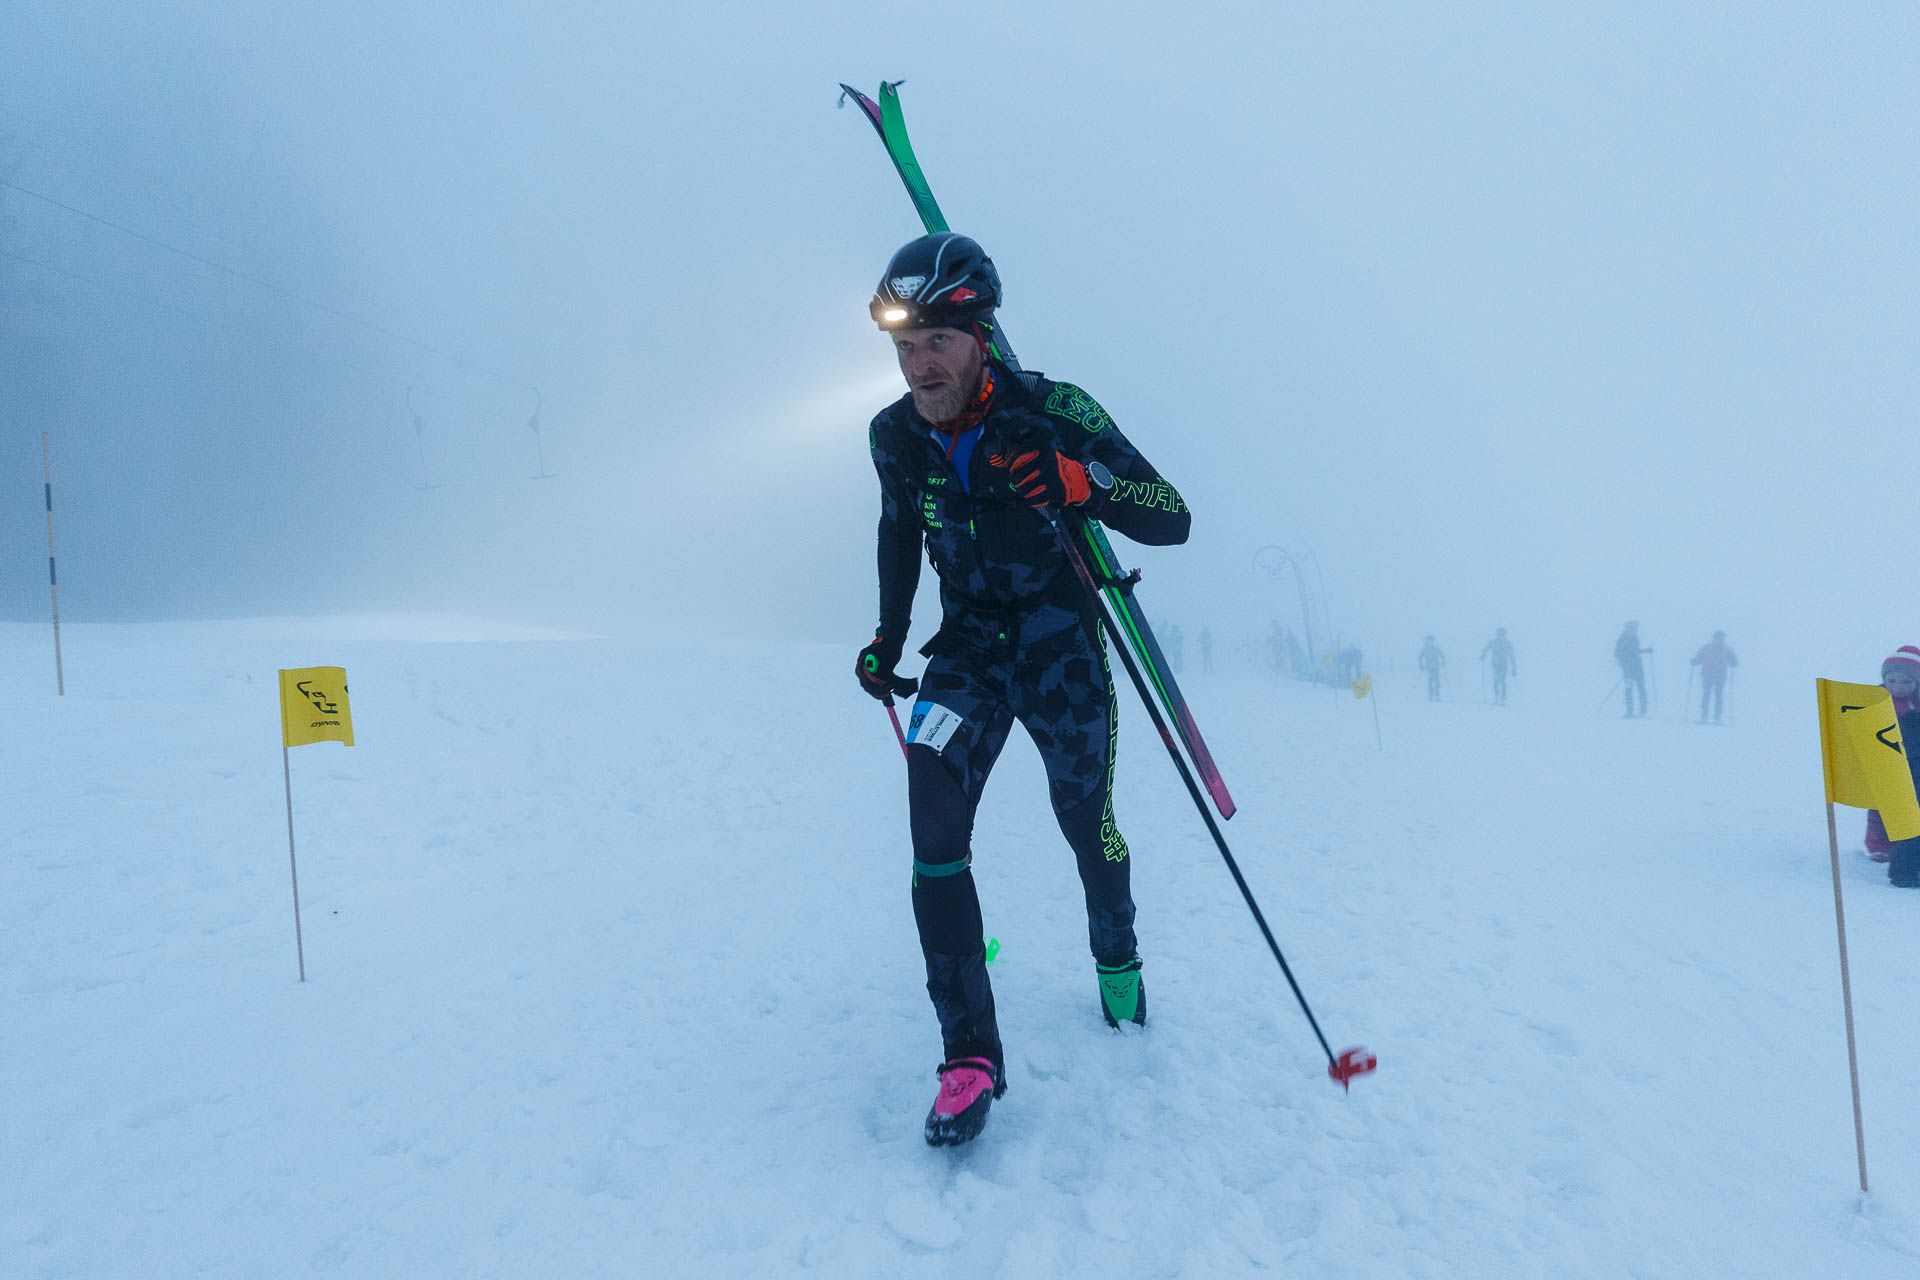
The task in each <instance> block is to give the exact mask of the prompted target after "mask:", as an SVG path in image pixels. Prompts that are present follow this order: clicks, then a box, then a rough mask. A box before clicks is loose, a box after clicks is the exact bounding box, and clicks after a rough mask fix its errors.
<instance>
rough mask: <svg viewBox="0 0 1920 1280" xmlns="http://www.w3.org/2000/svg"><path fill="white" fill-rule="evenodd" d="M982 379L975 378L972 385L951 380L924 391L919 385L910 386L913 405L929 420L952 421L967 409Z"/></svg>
mask: <svg viewBox="0 0 1920 1280" xmlns="http://www.w3.org/2000/svg"><path fill="white" fill-rule="evenodd" d="M979 385H980V380H979V379H978V378H975V379H974V380H973V381H972V383H971V385H968V386H964V387H963V386H959V385H957V384H955V383H952V382H949V383H947V384H946V385H945V386H943V387H935V388H933V389H931V390H927V391H923V390H921V389H920V388H918V387H912V388H909V390H911V391H912V392H913V407H914V408H915V409H918V410H919V411H920V416H921V417H923V418H925V419H926V420H927V421H928V422H952V421H953V420H954V419H955V418H957V417H959V416H960V414H961V412H962V411H963V410H965V409H966V407H967V404H968V402H969V401H971V400H972V399H973V395H974V392H975V391H977V390H979Z"/></svg>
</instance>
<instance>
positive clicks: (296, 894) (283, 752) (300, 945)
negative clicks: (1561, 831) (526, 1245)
mask: <svg viewBox="0 0 1920 1280" xmlns="http://www.w3.org/2000/svg"><path fill="white" fill-rule="evenodd" d="M291 754H292V753H291V752H290V751H289V750H288V749H287V746H286V744H285V743H282V744H281V746H280V771H281V773H283V774H284V775H285V776H286V779H287V867H288V869H289V870H291V871H292V872H293V947H294V952H295V954H297V955H298V956H299V957H300V981H302V982H305V981H306V980H307V944H306V943H305V942H304V941H303V940H302V939H301V937H300V864H299V863H298V862H296V861H294V857H293V766H292V764H290V763H289V762H288V757H289V756H290V755H291ZM1849 1016H1851V1015H1849ZM1847 1026H1848V1028H1849V1031H1848V1034H1849V1035H1851V1034H1852V1031H1851V1028H1852V1026H1853V1024H1852V1023H1851V1022H1849V1023H1848V1024H1847ZM1856 1114H1858V1110H1857V1106H1856Z"/></svg>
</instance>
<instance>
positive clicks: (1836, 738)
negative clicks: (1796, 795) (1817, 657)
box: [1814, 680, 1920, 840]
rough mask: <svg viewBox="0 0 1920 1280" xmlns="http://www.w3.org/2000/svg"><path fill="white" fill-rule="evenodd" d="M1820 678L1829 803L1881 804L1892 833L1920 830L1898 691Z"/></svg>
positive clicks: (1900, 835)
mask: <svg viewBox="0 0 1920 1280" xmlns="http://www.w3.org/2000/svg"><path fill="white" fill-rule="evenodd" d="M1814 683H1815V684H1816V685H1818V686H1819V690H1820V754H1821V757H1822V758H1823V759H1824V761H1825V763H1826V766H1827V801H1828V803H1830V804H1845V805H1852V806H1853V807H1854V808H1856V809H1878V810H1879V811H1880V820H1881V821H1882V822H1884V823H1885V824H1886V827H1887V835H1888V836H1889V837H1890V838H1891V839H1894V840H1911V839H1913V838H1914V837H1915V836H1920V800H1916V799H1915V798H1914V793H1913V774H1912V772H1911V771H1910V770H1909V769H1908V768H1907V751H1906V747H1905V745H1904V744H1903V743H1902V742H1901V741H1900V720H1899V717H1898V716H1896V715H1895V714H1894V710H1893V695H1892V694H1890V693H1888V692H1887V691H1886V690H1885V689H1882V688H1881V687H1880V686H1879V685H1874V684H1841V683H1840V682H1839V681H1837V680H1816V681H1815V682H1814Z"/></svg>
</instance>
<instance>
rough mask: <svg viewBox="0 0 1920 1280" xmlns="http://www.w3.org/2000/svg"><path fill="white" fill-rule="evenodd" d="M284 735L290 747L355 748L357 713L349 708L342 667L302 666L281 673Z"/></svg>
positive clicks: (281, 726)
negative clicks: (324, 744) (339, 745)
mask: <svg viewBox="0 0 1920 1280" xmlns="http://www.w3.org/2000/svg"><path fill="white" fill-rule="evenodd" d="M280 736H281V740H282V741H283V742H285V743H286V745H287V746H289V747H299V746H304V745H306V744H307V743H309V742H344V743H346V744H347V745H348V746H352V745H353V712H352V710H351V709H350V708H349V707H348V706H347V673H346V670H345V669H344V668H342V667H299V668H296V669H295V670H292V671H285V670H283V671H281V673H280Z"/></svg>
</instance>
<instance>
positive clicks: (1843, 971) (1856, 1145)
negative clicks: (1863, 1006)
mask: <svg viewBox="0 0 1920 1280" xmlns="http://www.w3.org/2000/svg"><path fill="white" fill-rule="evenodd" d="M1827 849H1828V851H1829V852H1830V853H1831V855H1832V858H1833V926H1834V928H1835V930H1837V931H1838V933H1839V935H1840V1003H1841V1004H1842V1005H1843V1006H1844V1007H1845V1009H1846V1011H1847V1075H1848V1077H1849V1078H1850V1079H1851V1081H1852V1082H1853V1149H1854V1151H1855V1153H1856V1154H1857V1155H1858V1156H1859V1158H1860V1194H1861V1195H1866V1194H1867V1132H1866V1126H1865V1125H1863V1124H1862V1123H1861V1120H1860V1055H1859V1053H1858V1052H1857V1051H1856V1050H1855V1048H1854V1045H1853V983H1852V981H1851V980H1850V979H1849V978H1848V976H1847V912H1846V908H1845V907H1843V906H1841V905H1840V833H1839V831H1838V830H1837V829H1836V828H1835V827H1834V824H1833V803H1832V802H1831V801H1829V802H1828V803H1827Z"/></svg>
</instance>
